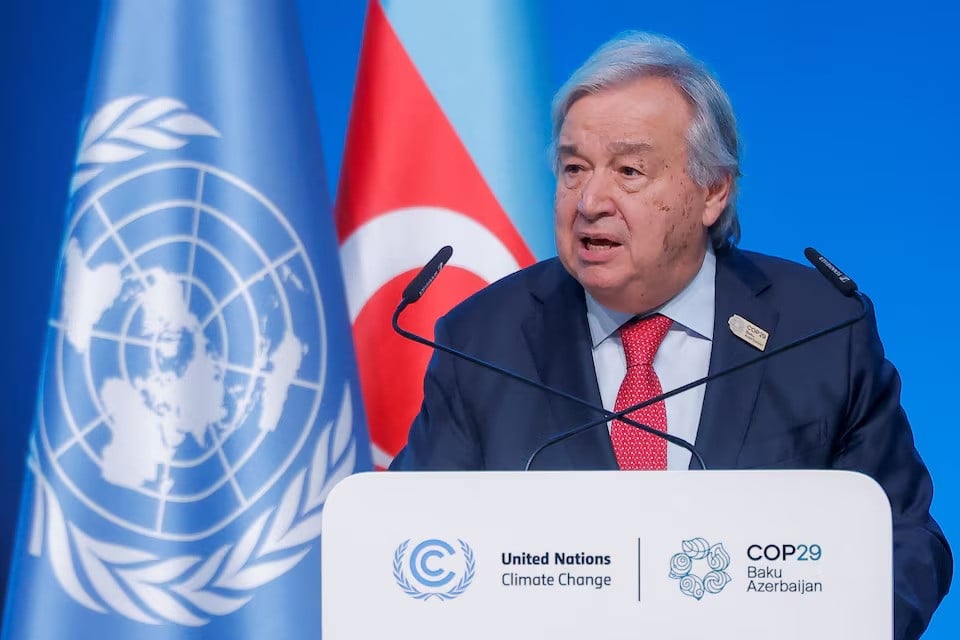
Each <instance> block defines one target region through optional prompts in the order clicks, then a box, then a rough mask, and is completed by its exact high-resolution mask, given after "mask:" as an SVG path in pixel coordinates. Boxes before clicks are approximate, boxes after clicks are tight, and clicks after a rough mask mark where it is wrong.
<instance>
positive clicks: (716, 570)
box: [668, 538, 732, 600]
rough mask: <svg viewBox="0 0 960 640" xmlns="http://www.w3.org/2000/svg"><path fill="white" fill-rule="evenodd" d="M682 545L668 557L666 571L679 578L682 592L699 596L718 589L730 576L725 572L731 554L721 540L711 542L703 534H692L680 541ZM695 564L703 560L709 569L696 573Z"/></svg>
mask: <svg viewBox="0 0 960 640" xmlns="http://www.w3.org/2000/svg"><path fill="white" fill-rule="evenodd" d="M681 549H682V551H680V553H675V554H673V556H672V557H671V558H670V572H669V574H668V575H669V577H670V579H672V580H677V581H678V584H679V586H680V593H682V594H683V595H685V596H690V597H691V598H694V599H696V600H700V599H701V598H703V596H704V595H705V594H708V593H710V594H714V595H716V594H718V593H720V592H721V591H723V588H724V587H726V586H727V585H728V584H729V583H730V581H731V580H732V578H731V577H730V574H729V573H727V569H728V568H729V567H730V554H729V553H727V550H726V549H725V548H724V547H723V543H718V544H713V545H711V544H710V543H709V542H707V541H706V540H705V539H704V538H691V539H689V540H684V541H683V542H682V543H681ZM697 564H706V566H707V568H708V569H709V571H706V572H704V573H703V574H702V575H700V574H698V573H695V569H696V565H697Z"/></svg>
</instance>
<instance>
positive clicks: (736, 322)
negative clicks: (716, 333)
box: [727, 314, 770, 351]
mask: <svg viewBox="0 0 960 640" xmlns="http://www.w3.org/2000/svg"><path fill="white" fill-rule="evenodd" d="M727 325H728V326H729V327H730V331H731V333H733V335H735V336H737V337H738V338H740V339H741V340H743V341H744V342H746V343H747V344H749V345H752V346H754V347H756V348H757V349H759V350H760V351H763V350H764V349H766V348H767V338H769V337H770V334H769V333H767V332H766V331H764V330H763V329H761V328H760V327H758V326H757V325H755V324H753V323H752V322H750V321H749V320H747V319H746V318H744V317H742V316H738V315H737V314H733V315H732V316H730V319H729V320H727Z"/></svg>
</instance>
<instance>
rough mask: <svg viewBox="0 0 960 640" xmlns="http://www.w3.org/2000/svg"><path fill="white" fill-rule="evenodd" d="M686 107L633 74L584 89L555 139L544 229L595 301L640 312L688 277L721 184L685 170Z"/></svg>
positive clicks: (719, 200) (662, 82)
mask: <svg viewBox="0 0 960 640" xmlns="http://www.w3.org/2000/svg"><path fill="white" fill-rule="evenodd" d="M692 114H693V109H692V108H691V107H690V105H689V103H688V102H687V100H686V99H685V98H684V96H683V94H681V93H680V91H679V90H678V89H677V88H676V87H675V86H674V84H673V83H672V82H671V81H669V80H667V79H664V78H655V77H650V78H642V79H639V80H635V81H632V82H629V83H626V84H623V85H621V86H617V87H613V88H610V89H606V90H604V91H602V92H600V93H598V94H595V95H586V96H584V97H582V98H580V99H578V100H577V101H576V102H574V103H573V105H572V106H571V107H570V109H569V110H568V111H567V115H566V117H565V118H564V121H563V127H562V128H561V130H560V136H559V140H558V147H557V148H558V174H557V191H556V196H555V199H554V231H555V233H556V241H557V253H558V254H559V256H560V260H561V262H562V263H563V265H564V266H565V267H566V269H567V271H569V272H570V274H571V275H572V276H573V277H574V278H576V279H577V280H578V281H579V282H580V284H582V285H583V287H584V288H585V289H586V290H587V291H588V292H589V293H590V294H591V295H592V296H593V297H594V298H595V299H596V300H597V301H598V302H600V303H601V304H602V305H604V306H605V307H608V308H610V309H614V310H616V311H622V312H626V313H643V312H645V311H648V310H650V309H652V308H654V307H657V306H659V305H661V304H663V303H664V302H666V301H667V300H669V299H670V298H672V297H673V296H675V295H676V294H677V293H679V292H680V291H681V290H682V289H683V288H684V287H685V286H686V285H687V284H688V283H689V282H690V281H691V280H692V279H693V277H694V276H695V275H696V273H697V271H698V270H699V269H700V265H701V264H702V262H703V256H704V253H705V252H706V247H707V241H708V232H707V229H708V227H710V225H712V224H713V223H714V222H716V220H717V218H718V217H719V216H720V213H721V212H722V211H723V207H724V206H725V205H726V201H727V195H728V193H729V188H730V180H729V179H726V180H724V181H721V183H720V184H717V185H712V186H710V187H701V186H699V185H697V184H696V183H695V182H694V181H693V179H691V178H690V176H689V175H688V174H687V162H688V154H687V140H686V133H687V130H688V129H689V128H690V120H691V117H692Z"/></svg>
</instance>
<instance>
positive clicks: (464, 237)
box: [335, 0, 554, 467]
mask: <svg viewBox="0 0 960 640" xmlns="http://www.w3.org/2000/svg"><path fill="white" fill-rule="evenodd" d="M531 14H532V11H531V9H530V7H529V5H528V3H518V2H514V1H512V0H499V1H490V0H476V1H466V2H456V3H448V2H442V1H441V0H435V1H430V2H423V1H421V2H410V1H404V0H395V1H392V2H390V1H387V0H372V1H371V2H370V6H369V10H368V13H367V21H366V27H365V33H364V40H363V49H362V52H361V57H360V67H359V72H358V78H357V85H356V91H355V94H354V102H353V110H352V113H351V118H350V125H349V130H348V134H347V144H346V152H345V156H344V162H343V169H342V172H341V176H340V186H339V191H338V194H337V202H336V210H335V215H336V220H337V232H338V235H339V239H340V243H341V248H340V257H341V263H342V265H343V273H344V278H345V282H346V291H347V305H348V310H349V314H350V320H351V323H352V324H353V335H354V342H355V345H356V350H357V358H358V361H359V368H360V377H361V386H362V388H363V396H364V403H365V406H366V412H367V418H368V424H369V427H370V435H371V439H372V445H373V452H374V462H375V463H376V465H377V466H379V467H386V466H387V465H389V463H390V460H391V459H392V458H393V456H394V455H395V454H396V453H397V451H399V450H400V448H401V447H402V446H403V445H404V443H405V442H406V438H407V430H408V429H409V426H410V423H411V421H412V420H413V417H414V416H415V415H416V413H417V410H418V408H419V406H420V403H421V401H422V397H423V392H422V386H421V383H422V380H423V374H424V372H425V370H426V366H427V362H428V360H429V358H430V351H429V350H428V349H425V348H424V347H422V346H418V345H415V344H413V343H409V342H406V341H404V340H403V339H402V338H400V337H399V336H397V335H395V334H394V333H393V331H392V330H391V328H390V316H391V314H392V313H393V310H394V308H395V306H396V305H397V303H398V302H399V300H400V292H401V291H402V289H403V287H404V286H405V285H406V284H407V282H408V281H409V280H410V278H411V277H412V276H413V275H414V274H415V273H416V271H417V270H418V269H420V268H421V267H422V266H423V265H424V263H426V261H427V260H429V259H430V257H431V256H432V255H433V254H434V253H435V252H436V250H437V249H439V248H440V247H441V246H443V245H445V244H451V245H453V247H454V249H455V251H454V254H453V259H452V261H451V262H450V263H449V265H448V268H447V269H446V270H444V273H443V277H441V278H439V279H438V281H437V282H436V283H434V285H433V286H432V287H431V290H430V294H429V295H428V296H426V297H424V299H423V300H422V301H421V302H419V303H418V304H417V305H416V306H415V307H411V308H410V310H409V311H408V312H407V315H406V316H405V320H404V321H405V325H406V326H407V327H409V328H410V329H411V330H414V331H417V332H419V333H422V334H425V335H432V327H433V323H434V322H435V321H436V319H437V318H438V317H439V316H441V315H442V314H444V313H446V312H447V311H448V310H449V309H450V308H451V307H453V306H454V305H455V304H457V303H458V302H460V301H461V300H463V299H464V298H466V297H467V296H469V295H470V294H472V293H474V292H476V291H477V290H478V289H480V288H482V287H483V286H485V285H486V284H488V283H490V282H493V281H495V280H498V279H499V278H501V277H503V276H505V275H507V274H509V273H511V272H513V271H515V270H517V269H519V268H521V267H524V266H527V265H529V264H531V263H533V262H534V261H535V259H537V258H540V259H542V258H545V257H548V256H550V255H552V254H553V253H554V245H553V236H552V222H551V220H552V214H551V192H552V177H551V174H550V165H549V161H548V158H547V147H548V142H549V123H548V120H547V117H548V110H549V104H548V98H547V92H546V82H545V79H544V78H543V77H542V75H545V74H543V71H544V68H545V64H544V59H543V57H541V56H539V55H537V51H538V43H539V38H538V35H537V33H536V29H535V20H534V19H533V17H534V16H532V15H531Z"/></svg>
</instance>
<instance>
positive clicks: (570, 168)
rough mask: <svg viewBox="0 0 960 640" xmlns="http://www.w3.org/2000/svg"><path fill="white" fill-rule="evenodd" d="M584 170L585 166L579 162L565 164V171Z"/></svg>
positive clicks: (572, 172)
mask: <svg viewBox="0 0 960 640" xmlns="http://www.w3.org/2000/svg"><path fill="white" fill-rule="evenodd" d="M581 171H583V167H581V166H580V165H578V164H565V165H563V172H564V173H568V174H576V173H580V172H581Z"/></svg>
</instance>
